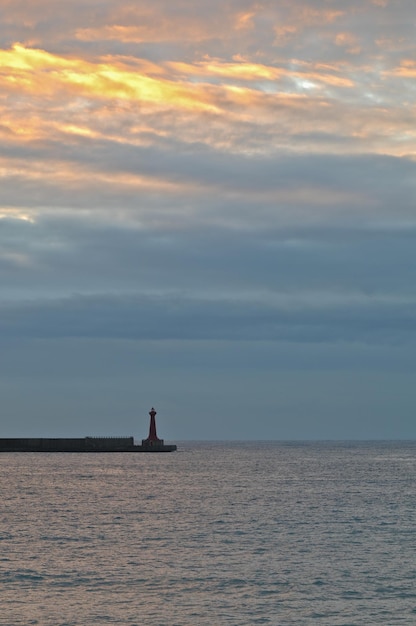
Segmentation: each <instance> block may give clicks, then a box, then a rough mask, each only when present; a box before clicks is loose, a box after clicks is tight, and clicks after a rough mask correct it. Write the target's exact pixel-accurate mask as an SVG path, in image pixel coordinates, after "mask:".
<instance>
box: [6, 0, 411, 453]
mask: <svg viewBox="0 0 416 626" xmlns="http://www.w3.org/2000/svg"><path fill="white" fill-rule="evenodd" d="M415 22H416V7H415V3H414V0H348V1H347V0H342V1H341V0H264V1H259V2H254V1H252V0H221V1H219V0H210V1H209V2H207V1H206V0H204V1H202V0H192V1H191V0H153V1H152V2H151V3H148V2H142V1H141V0H139V1H137V0H134V1H133V0H131V1H130V0H82V1H81V0H71V2H68V3H63V2H59V1H58V0H55V1H53V0H31V2H30V3H29V2H26V1H23V0H0V397H1V414H2V419H1V432H2V434H1V436H3V437H13V436H14V437H21V436H32V437H34V436H84V435H124V434H125V435H131V434H133V435H134V436H135V437H136V438H137V439H140V438H142V437H145V436H147V430H148V411H149V410H150V408H151V407H152V406H153V405H154V406H155V408H156V410H157V411H158V416H157V420H158V434H159V436H160V437H164V438H165V439H166V440H169V441H179V440H185V439H187V440H199V439H212V440H222V439H236V440H240V439H241V440H243V439H277V440H278V439H412V438H416V419H415V412H416V392H415V374H416V350H415V348H416V341H415V327H416V316H415V305H416V255H415V243H416V81H415V79H416V60H415V59H416V44H415Z"/></svg>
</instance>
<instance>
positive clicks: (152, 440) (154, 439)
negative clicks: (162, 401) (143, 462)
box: [142, 407, 164, 447]
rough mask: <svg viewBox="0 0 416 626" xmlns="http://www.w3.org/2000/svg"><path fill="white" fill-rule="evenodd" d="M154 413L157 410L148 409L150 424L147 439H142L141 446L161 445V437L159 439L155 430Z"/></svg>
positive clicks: (162, 443)
mask: <svg viewBox="0 0 416 626" xmlns="http://www.w3.org/2000/svg"><path fill="white" fill-rule="evenodd" d="M156 414H157V412H156V411H155V410H154V408H153V407H152V409H151V410H150V411H149V415H150V425H149V436H148V438H147V439H142V446H146V447H152V446H158V447H160V446H163V445H164V441H163V439H159V437H158V436H157V432H156Z"/></svg>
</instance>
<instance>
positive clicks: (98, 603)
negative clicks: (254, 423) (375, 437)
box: [0, 441, 416, 626]
mask: <svg viewBox="0 0 416 626" xmlns="http://www.w3.org/2000/svg"><path fill="white" fill-rule="evenodd" d="M0 473H1V500H0V624H1V625H2V626H6V625H7V626H20V625H24V626H28V625H31V624H39V625H42V626H95V625H100V626H105V625H107V624H118V625H121V626H222V625H231V626H254V625H256V624H268V625H273V626H288V625H291V624H296V625H297V626H302V625H307V626H311V625H312V626H313V625H314V624H317V625H318V624H319V625H320V626H321V625H323V626H325V625H328V626H336V625H342V626H361V625H362V626H370V625H372V624H374V625H377V626H380V625H383V624H385V625H388V626H393V625H395V624H398V625H401V626H405V625H409V626H410V625H412V626H414V625H415V624H416V482H415V479H416V442H398V441H390V442H389V441H379V442H221V443H220V442H189V441H188V442H182V443H181V442H179V444H178V451H177V452H173V453H169V454H128V453H124V454H123V453H121V454H120V453H108V454H72V453H66V454H31V453H24V454H16V453H3V454H1V455H0Z"/></svg>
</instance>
